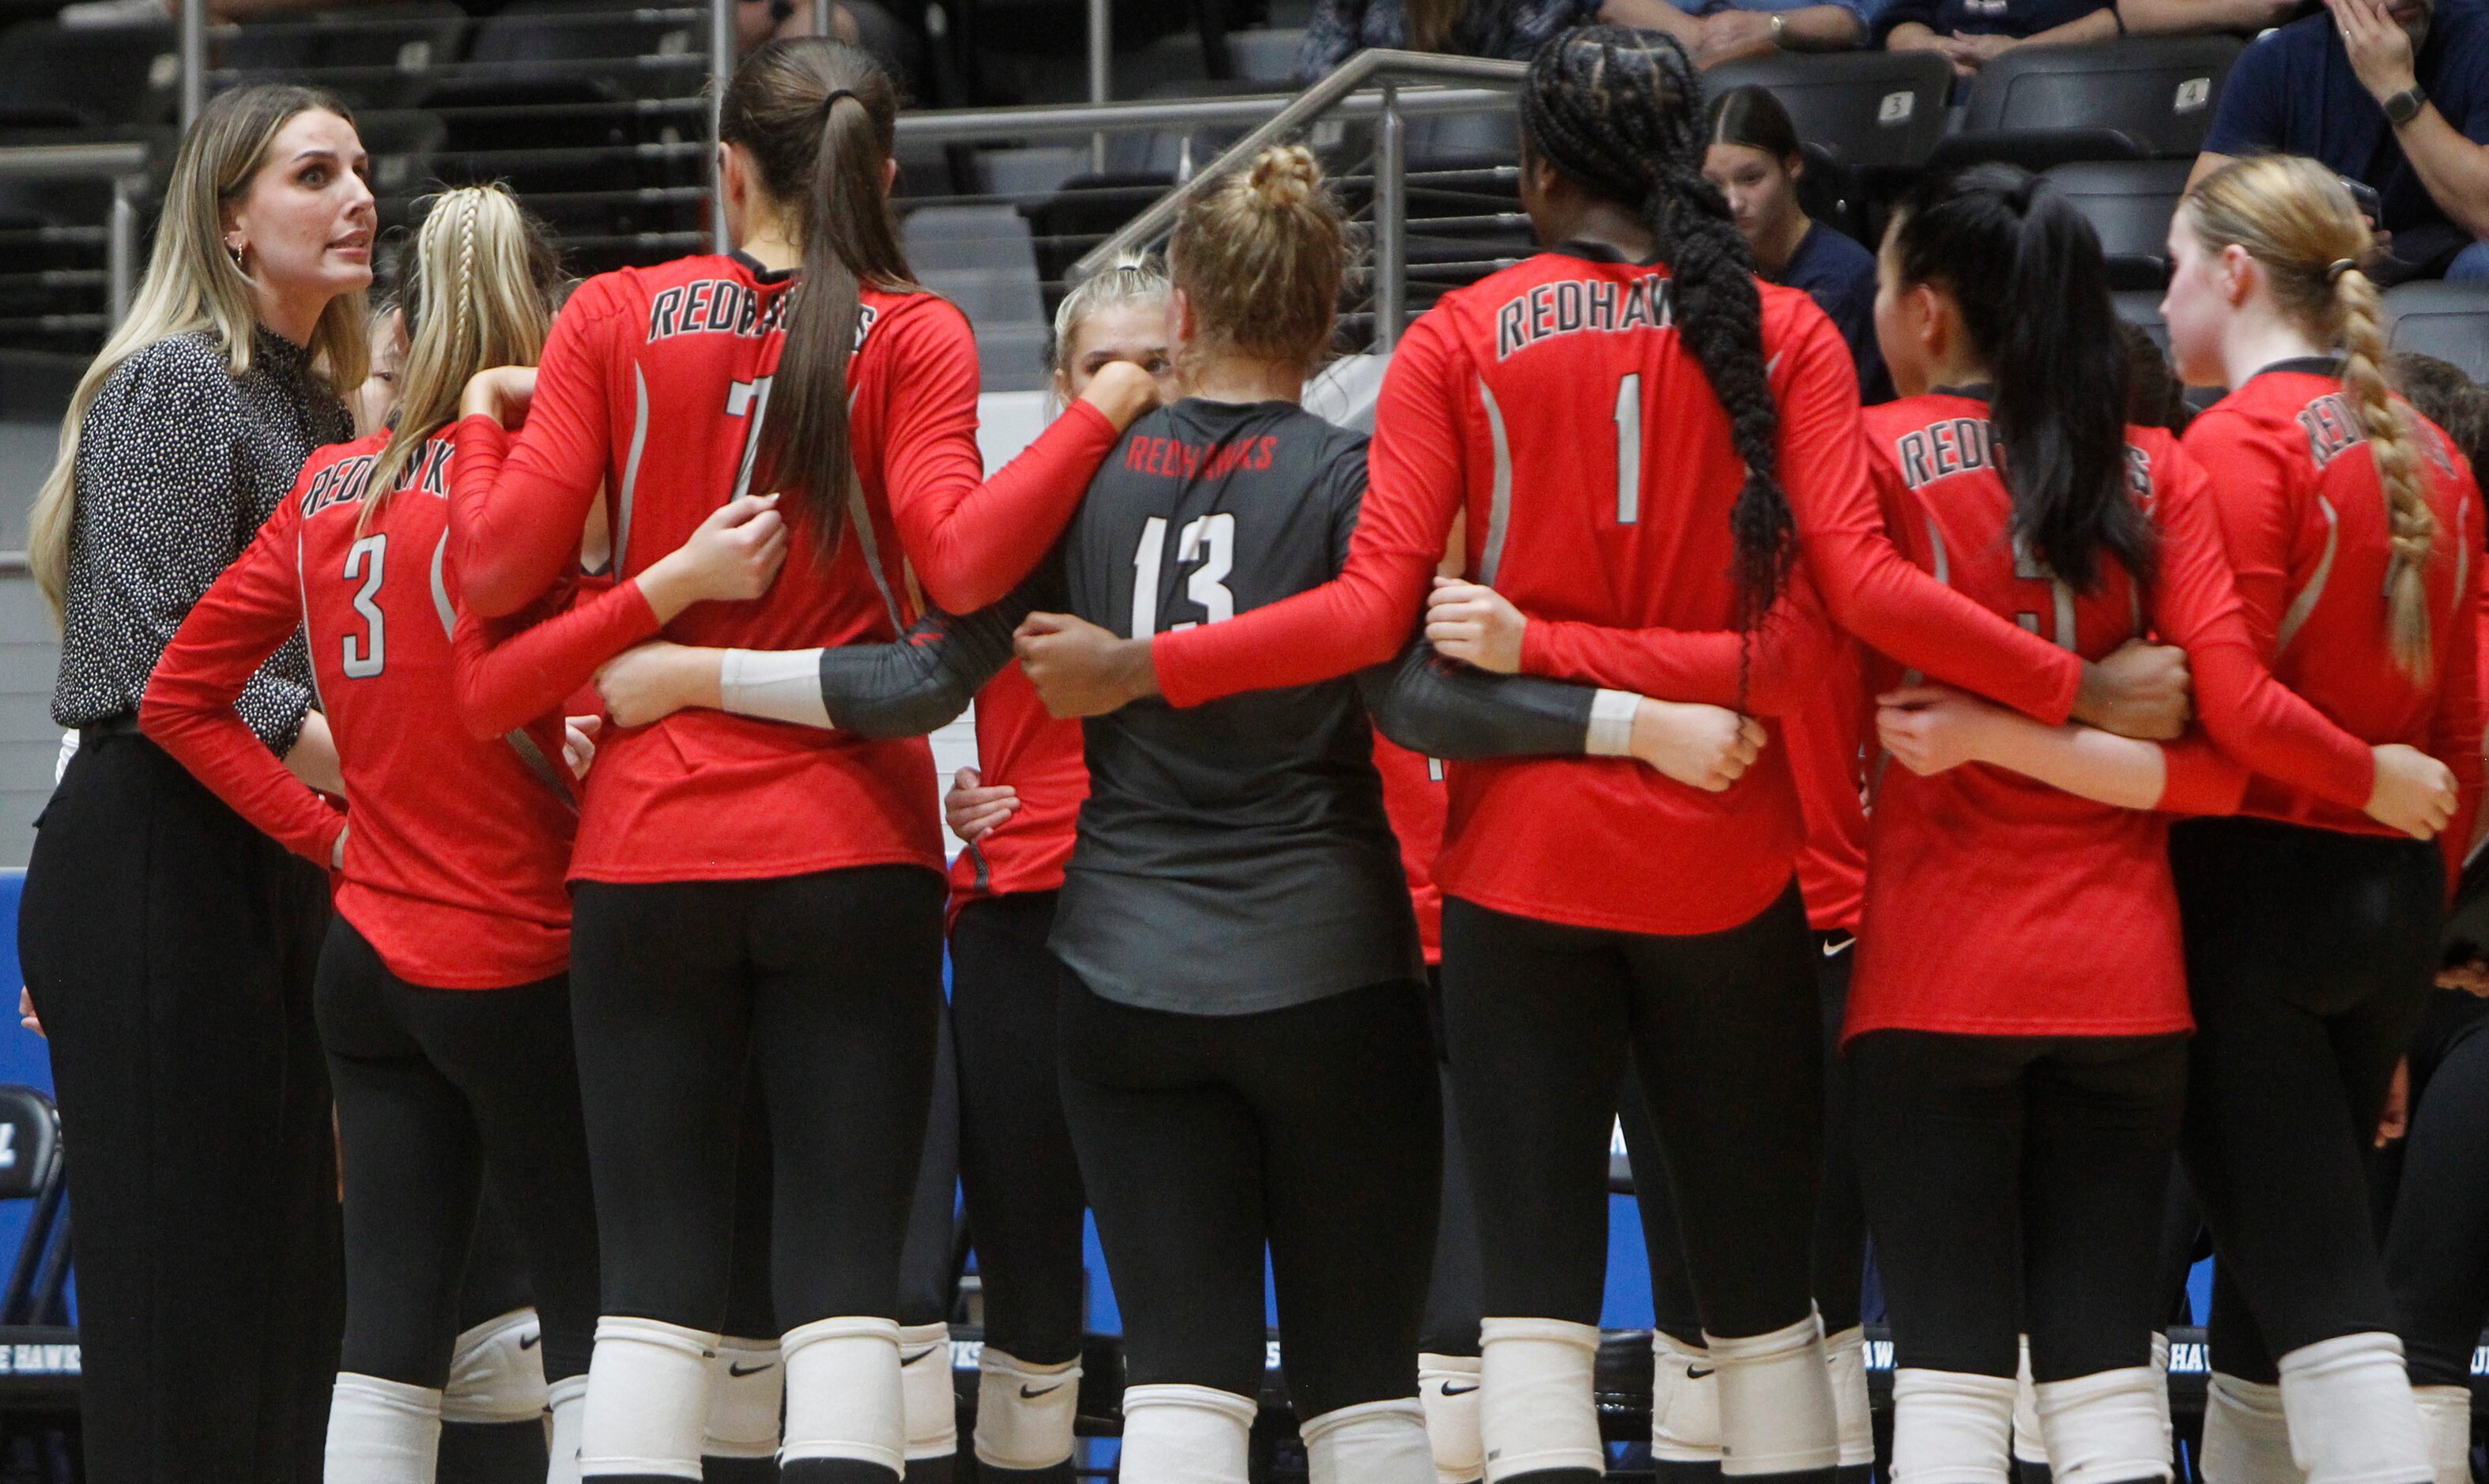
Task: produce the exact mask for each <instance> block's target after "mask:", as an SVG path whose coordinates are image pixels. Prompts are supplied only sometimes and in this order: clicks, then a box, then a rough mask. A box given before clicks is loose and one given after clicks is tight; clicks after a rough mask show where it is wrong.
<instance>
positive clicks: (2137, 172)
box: [2047, 159, 2193, 293]
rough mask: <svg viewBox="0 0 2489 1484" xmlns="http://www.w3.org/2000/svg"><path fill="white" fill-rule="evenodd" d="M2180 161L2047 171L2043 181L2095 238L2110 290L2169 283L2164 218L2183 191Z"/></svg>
mask: <svg viewBox="0 0 2489 1484" xmlns="http://www.w3.org/2000/svg"><path fill="white" fill-rule="evenodd" d="M2191 168H2193V165H2192V162H2191V161H2189V160H2184V159H2119V160H2081V161H2076V162H2074V163H2071V164H2063V165H2055V166H2051V167H2050V168H2049V170H2048V172H2047V176H2048V179H2049V180H2050V181H2053V182H2054V183H2056V185H2057V188H2058V189H2060V190H2062V191H2064V192H2065V193H2066V195H2067V197H2068V198H2069V199H2071V200H2072V201H2073V202H2074V208H2075V210H2077V211H2079V212H2081V213H2082V214H2083V215H2084V217H2085V218H2086V219H2087V220H2089V221H2090V222H2091V224H2092V230H2093V231H2095V232H2098V233H2099V234H2100V240H2101V250H2102V251H2103V252H2105V253H2107V254H2108V284H2109V287H2110V288H2112V289H2150V290H2152V291H2154V292H2155V293H2158V292H2159V291H2160V289H2162V288H2163V287H2165V286H2166V285H2167V284H2168V282H2169V218H2170V216H2171V214H2174V213H2175V212H2176V211H2177V210H2178V198H2179V197H2180V196H2182V195H2184V194H2185V193H2186V190H2187V172H2188V171H2189V169H2191Z"/></svg>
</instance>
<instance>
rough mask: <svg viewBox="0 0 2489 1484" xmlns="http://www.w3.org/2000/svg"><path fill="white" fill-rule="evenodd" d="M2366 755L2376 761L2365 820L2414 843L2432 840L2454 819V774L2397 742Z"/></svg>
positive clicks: (2430, 758)
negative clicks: (2387, 828)
mask: <svg viewBox="0 0 2489 1484" xmlns="http://www.w3.org/2000/svg"><path fill="white" fill-rule="evenodd" d="M2369 752H2370V754H2371V755H2372V756H2375V758H2376V759H2377V783H2376V786H2375V787H2374V788H2373V789H2371V790H2370V791H2369V794H2368V817H2369V818H2371V819H2374V820H2376V821H2377V822H2378V823H2379V824H2384V825H2390V826H2392V827H2393V828H2395V829H2397V830H2400V831H2402V832H2403V833H2404V834H2406V835H2408V836H2410V837H2411V838H2412V839H2414V840H2435V839H2436V838H2437V835H2438V832H2439V831H2440V830H2443V829H2445V828H2446V821H2448V820H2450V819H2452V818H2453V817H2454V770H2453V769H2452V768H2449V767H2447V766H2446V764H2445V763H2442V762H2440V761H2438V760H2437V759H2436V758H2434V757H2431V756H2429V755H2428V754H2426V753H2423V752H2421V751H2420V750H2419V749H2417V748H2416V747H2405V746H2404V745H2403V744H2401V743H2400V742H2389V743H2387V744H2386V745H2385V746H2383V747H2376V748H2370V749H2369Z"/></svg>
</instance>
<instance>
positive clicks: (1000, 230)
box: [900, 206, 1047, 391]
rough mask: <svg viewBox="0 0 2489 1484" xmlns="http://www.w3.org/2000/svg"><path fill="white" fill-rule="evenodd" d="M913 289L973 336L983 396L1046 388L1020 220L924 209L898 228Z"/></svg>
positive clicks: (991, 209) (1033, 274)
mask: <svg viewBox="0 0 2489 1484" xmlns="http://www.w3.org/2000/svg"><path fill="white" fill-rule="evenodd" d="M900 235H901V241H902V242H903V243H904V244H905V246H906V249H907V264H908V267H910V268H912V269H914V270H915V271H916V276H917V279H918V281H919V282H921V283H923V284H924V285H925V286H926V287H927V288H929V289H931V290H933V291H934V292H935V293H937V294H940V295H941V296H943V297H944V298H946V299H948V300H951V301H952V302H953V303H955V304H958V306H959V309H960V312H961V313H963V314H965V315H967V317H968V323H969V324H970V325H972V326H974V327H975V328H976V331H977V351H978V357H977V358H978V365H979V368H980V370H981V372H982V373H983V379H984V387H985V389H986V390H987V391H1026V390H1032V389H1034V388H1036V387H1038V386H1042V385H1044V380H1045V379H1044V364H1043V358H1044V352H1045V336H1046V330H1047V323H1046V318H1045V301H1044V294H1043V293H1042V292H1041V291H1040V289H1039V287H1038V275H1037V252H1036V249H1035V246H1034V244H1033V243H1032V241H1031V234H1030V232H1029V225H1028V221H1027V219H1026V218H1024V217H1022V216H1021V215H1020V214H1019V213H1017V212H1016V211H1014V210H1012V209H1011V208H1010V207H1007V206H928V207H920V208H918V209H917V210H916V211H914V212H911V213H909V214H908V215H907V216H906V218H905V219H904V220H902V221H901V223H900Z"/></svg>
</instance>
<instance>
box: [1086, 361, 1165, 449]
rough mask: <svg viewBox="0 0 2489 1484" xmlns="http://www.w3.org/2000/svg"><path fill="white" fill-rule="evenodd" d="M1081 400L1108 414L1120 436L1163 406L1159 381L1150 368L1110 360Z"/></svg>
mask: <svg viewBox="0 0 2489 1484" xmlns="http://www.w3.org/2000/svg"><path fill="white" fill-rule="evenodd" d="M1080 400H1081V401H1083V402H1086V403H1088V404H1089V405H1090V406H1091V407H1094V408H1096V409H1097V410H1098V411H1100V412H1101V413H1103V414H1106V420H1107V421H1108V422H1111V423H1113V424H1114V425H1115V431H1116V432H1118V433H1120V432H1122V431H1123V430H1124V429H1126V428H1129V427H1130V426H1131V425H1132V424H1133V422H1134V421H1136V420H1137V419H1138V418H1139V417H1140V415H1141V414H1144V413H1146V412H1148V411H1150V410H1151V409H1152V408H1154V407H1157V406H1158V405H1159V382H1158V378H1157V377H1155V376H1152V375H1151V374H1150V372H1149V368H1148V367H1146V366H1136V365H1134V364H1132V363H1131V362H1130V361H1129V360H1110V361H1108V362H1107V363H1106V364H1104V365H1102V366H1100V367H1099V368H1098V374H1097V375H1095V376H1093V377H1091V378H1090V379H1089V385H1087V386H1086V387H1084V388H1082V389H1081V392H1080Z"/></svg>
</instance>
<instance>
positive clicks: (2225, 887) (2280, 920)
mask: <svg viewBox="0 0 2489 1484" xmlns="http://www.w3.org/2000/svg"><path fill="white" fill-rule="evenodd" d="M2169 859H2170V864H2171V865H2172V866H2173V867H2174V868H2176V871H2177V878H2178V899H2179V905H2180V907H2181V909H2182V910H2183V911H2184V913H2185V916H2186V928H2187V977H2188V982H2189V985H2190V987H2191V990H2192V993H2193V997H2194V1002H2195V1025H2196V1030H2195V1042H2194V1047H2193V1053H2192V1056H2191V1057H2190V1060H2189V1071H2188V1089H2187V1126H2186V1134H2185V1138H2184V1141H2183V1144H2182V1146H2181V1147H2182V1150H2183V1152H2184V1154H2185V1156H2186V1159H2187V1173H2188V1178H2189V1180H2190V1181H2191V1182H2192V1184H2193V1185H2194V1187H2195V1198H2196V1200H2197V1201H2198V1202H2200V1203H2201V1204H2202V1206H2203V1208H2204V1219H2205V1221H2206V1223H2207V1224H2209V1225H2210V1226H2211V1227H2212V1229H2213V1241H2214V1243H2215V1245H2216V1247H2217V1250H2218V1253H2219V1257H2218V1259H2217V1261H2216V1262H2215V1264H2214V1268H2213V1275H2214V1276H2213V1315H2212V1323H2211V1325H2210V1326H2209V1329H2210V1334H2209V1339H2210V1341H2211V1345H2212V1356H2213V1363H2214V1365H2215V1367H2216V1368H2217V1369H2218V1370H2220V1371H2222V1372H2224V1373H2226V1374H2229V1375H2232V1376H2236V1377H2238V1378H2239V1379H2241V1380H2243V1381H2252V1382H2264V1383H2271V1382H2273V1381H2274V1379H2275V1378H2276V1376H2277V1374H2278V1372H2277V1370H2276V1367H2275V1364H2274V1361H2275V1359H2276V1357H2278V1356H2284V1355H2287V1354H2289V1353H2290V1352H2292V1351H2294V1350H2297V1349H2299V1348H2300V1347H2302V1346H2304V1345H2312V1344H2315V1343H2317V1342H2318V1341H2320V1340H2330V1339H2334V1338H2337V1337H2339V1336H2341V1335H2346V1334H2360V1333H2366V1332H2370V1331H2375V1330H2390V1329H2392V1328H2394V1306H2393V1302H2392V1299H2390V1298H2389V1296H2388V1294H2387V1292H2386V1278H2385V1262H2384V1259H2383V1258H2382V1257H2381V1256H2380V1255H2379V1253H2378V1250H2377V1238H2376V1233H2375V1230H2374V1226H2373V1223H2372V1220H2371V1217H2370V1213H2369V1206H2368V1192H2367V1185H2366V1181H2365V1176H2364V1174H2363V1162H2364V1160H2365V1157H2366V1154H2367V1151H2368V1149H2369V1147H2370V1145H2371V1143H2372V1142H2373V1140H2374V1137H2375V1134H2376V1128H2377V1116H2378V1113H2379V1112H2380V1110H2381V1109H2382V1108H2383V1107H2384V1105H2385V1099H2386V1090H2387V1087H2388V1085H2389V1082H2390V1081H2391V1079H2392V1076H2393V1069H2394V1062H2395V1060H2396V1059H2397V1058H2398V1057H2400V1056H2401V1055H2402V1053H2403V1049H2404V1047H2406V1046H2407V1045H2409V1044H2410V1042H2411V1035H2412V1028H2413V1026H2414V1024H2415V1023H2416V1022H2417V1017H2418V1015H2419V1013H2420V1007H2421V1004H2422V1002H2423V1000H2424V999H2425V997H2426V995H2427V993H2428V988H2429V985H2431V984H2432V983H2433V982H2434V980H2435V977H2436V971H2437V958H2438V932H2439V925H2440V922H2441V921H2442V919H2443V917H2444V912H2445V907H2444V902H2445V891H2446V869H2445V865H2444V862H2443V858H2442V857H2441V856H2440V855H2439V853H2438V849H2437V847H2436V846H2435V845H2433V844H2423V843H2421V842H2417V841H2411V840H2389V839H2385V838H2383V837H2381V836H2369V835H2347V834H2341V833H2338V832H2335V831H2332V830H2317V829H2307V828H2303V827H2301V826H2297V825H2288V824H2277V823H2274V822H2271V821H2268V820H2261V819H2207V820H2191V821H2189V822H2187V823H2183V824H2179V825H2177V826H2174V827H2173V828H2172V829H2171V830H2170V832H2169Z"/></svg>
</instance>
